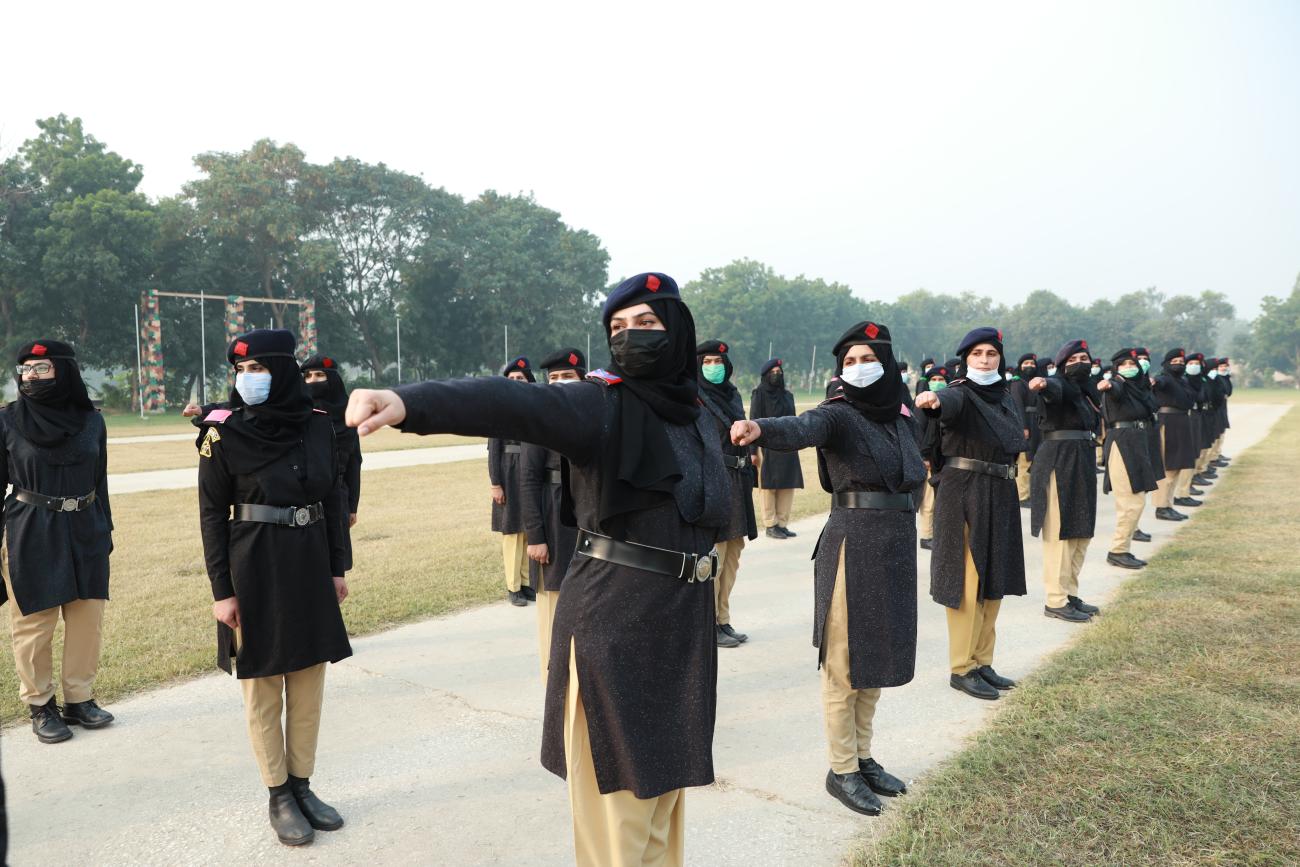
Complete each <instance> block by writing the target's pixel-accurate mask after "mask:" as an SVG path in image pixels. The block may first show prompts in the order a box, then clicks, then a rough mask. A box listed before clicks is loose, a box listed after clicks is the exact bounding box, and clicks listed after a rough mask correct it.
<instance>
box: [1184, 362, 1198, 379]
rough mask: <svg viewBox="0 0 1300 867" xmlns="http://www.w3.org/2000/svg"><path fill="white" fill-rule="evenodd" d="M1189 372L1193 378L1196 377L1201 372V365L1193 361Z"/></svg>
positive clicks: (1189, 366) (1188, 368)
mask: <svg viewBox="0 0 1300 867" xmlns="http://www.w3.org/2000/svg"><path fill="white" fill-rule="evenodd" d="M1187 372H1188V373H1190V374H1191V375H1192V376H1196V374H1198V373H1200V372H1201V365H1199V364H1198V363H1196V362H1195V361H1193V362H1192V363H1191V364H1189V365H1187Z"/></svg>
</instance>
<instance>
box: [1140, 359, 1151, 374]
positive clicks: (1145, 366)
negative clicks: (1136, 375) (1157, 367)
mask: <svg viewBox="0 0 1300 867" xmlns="http://www.w3.org/2000/svg"><path fill="white" fill-rule="evenodd" d="M1138 365H1139V366H1140V367H1141V368H1142V372H1143V373H1147V372H1149V371H1150V370H1151V362H1150V361H1149V360H1148V359H1145V358H1139V359H1138Z"/></svg>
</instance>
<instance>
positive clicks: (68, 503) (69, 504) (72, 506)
mask: <svg viewBox="0 0 1300 867" xmlns="http://www.w3.org/2000/svg"><path fill="white" fill-rule="evenodd" d="M61 511H64V512H75V511H77V498H76V497H66V498H64V500H63V508H62V510H61Z"/></svg>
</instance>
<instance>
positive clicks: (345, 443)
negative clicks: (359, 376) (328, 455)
mask: <svg viewBox="0 0 1300 867" xmlns="http://www.w3.org/2000/svg"><path fill="white" fill-rule="evenodd" d="M299 369H300V370H302V381H303V383H304V384H306V386H307V393H308V394H309V395H311V402H312V405H313V406H314V407H315V408H316V409H319V410H321V411H322V412H325V413H328V414H329V417H330V423H331V424H333V425H334V449H335V453H336V454H337V455H338V458H339V468H338V472H339V487H338V491H337V492H336V496H338V497H339V498H340V499H341V502H342V504H343V505H342V509H341V511H340V514H341V515H342V516H343V525H342V527H340V534H341V536H342V538H343V548H344V551H345V554H344V557H343V566H344V568H345V569H348V570H350V569H351V568H352V528H353V527H354V526H356V523H357V509H358V508H359V507H360V504H361V438H360V437H358V436H357V432H356V431H355V430H353V429H352V428H350V427H348V425H347V422H346V421H344V420H343V413H344V412H345V411H346V410H347V408H348V390H347V388H346V387H345V386H344V385H343V376H342V374H341V373H339V366H338V364H337V362H335V361H334V359H332V358H330V357H329V356H326V355H313V356H311V357H310V358H308V359H307V360H306V361H304V362H303V363H302V365H301V367H300V368H299Z"/></svg>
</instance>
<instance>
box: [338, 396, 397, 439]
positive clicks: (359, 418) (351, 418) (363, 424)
mask: <svg viewBox="0 0 1300 867" xmlns="http://www.w3.org/2000/svg"><path fill="white" fill-rule="evenodd" d="M346 417H347V422H348V427H354V428H356V429H357V433H359V434H360V435H361V436H366V435H367V434H370V433H374V432H375V431H377V430H379V429H380V428H381V427H383V426H384V425H399V424H401V423H402V422H404V421H405V420H406V404H404V403H402V399H401V398H400V397H398V396H397V392H395V391H392V390H390V389H382V390H375V389H370V388H358V389H357V390H356V391H354V392H352V394H351V395H350V396H349V397H348V411H347V416H346Z"/></svg>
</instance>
